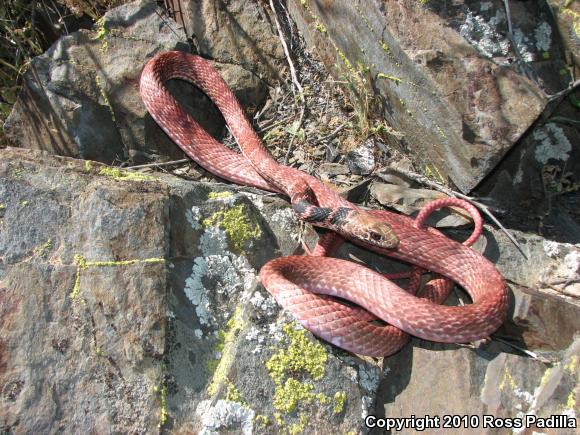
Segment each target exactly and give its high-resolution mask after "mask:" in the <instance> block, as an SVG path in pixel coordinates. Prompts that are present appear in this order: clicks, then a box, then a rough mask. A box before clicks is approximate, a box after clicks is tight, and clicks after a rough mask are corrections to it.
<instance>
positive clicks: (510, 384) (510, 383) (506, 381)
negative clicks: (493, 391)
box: [499, 368, 517, 391]
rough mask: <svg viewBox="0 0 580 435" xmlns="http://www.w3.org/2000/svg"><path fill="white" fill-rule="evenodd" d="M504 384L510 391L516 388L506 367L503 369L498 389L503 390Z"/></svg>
mask: <svg viewBox="0 0 580 435" xmlns="http://www.w3.org/2000/svg"><path fill="white" fill-rule="evenodd" d="M506 386H508V387H509V388H510V389H511V390H512V391H514V390H515V389H516V388H517V385H516V381H515V380H514V378H513V376H512V374H511V373H510V371H509V369H508V368H506V369H505V372H504V374H503V378H502V380H501V382H500V384H499V389H500V391H503V390H504V389H505V387H506Z"/></svg>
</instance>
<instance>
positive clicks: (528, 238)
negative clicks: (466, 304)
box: [486, 228, 580, 297]
mask: <svg viewBox="0 0 580 435" xmlns="http://www.w3.org/2000/svg"><path fill="white" fill-rule="evenodd" d="M489 232H490V233H491V237H492V238H493V240H494V245H495V246H496V248H495V249H497V250H496V251H495V252H493V251H491V250H490V252H487V253H486V254H487V255H489V258H491V259H492V261H494V262H495V263H496V265H497V267H498V269H499V270H500V271H501V273H502V274H503V275H504V277H506V278H507V279H509V280H510V281H512V282H514V283H516V284H518V285H521V286H524V287H528V288H533V289H551V290H554V291H556V292H559V293H561V294H564V295H569V296H576V297H577V295H578V281H579V280H580V247H579V246H578V245H571V244H569V243H558V242H555V241H552V240H546V239H544V238H542V237H540V236H535V235H532V234H526V233H522V232H519V231H514V230H510V233H511V234H512V236H514V238H515V239H516V240H517V241H518V243H519V244H520V246H521V247H522V251H523V252H520V250H519V249H518V248H517V247H516V246H515V245H514V244H513V243H511V242H509V240H508V238H507V236H506V235H505V233H503V232H501V231H499V230H495V229H491V228H490V229H489ZM490 249H491V248H490Z"/></svg>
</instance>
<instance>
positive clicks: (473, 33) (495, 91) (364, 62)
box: [289, 0, 570, 192]
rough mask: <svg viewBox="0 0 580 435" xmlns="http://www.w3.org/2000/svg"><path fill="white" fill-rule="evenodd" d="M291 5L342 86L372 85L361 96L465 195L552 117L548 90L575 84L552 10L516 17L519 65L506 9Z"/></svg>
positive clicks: (535, 9)
mask: <svg viewBox="0 0 580 435" xmlns="http://www.w3.org/2000/svg"><path fill="white" fill-rule="evenodd" d="M289 7H290V9H289V10H290V12H291V14H292V16H293V17H294V19H295V21H296V22H297V24H298V27H299V28H300V30H301V32H302V33H303V35H304V36H305V39H306V40H307V42H308V45H309V46H316V48H317V49H318V52H319V53H320V55H321V58H322V59H323V61H324V62H325V63H326V65H327V66H328V67H331V68H333V70H334V71H335V74H336V75H337V76H339V77H340V79H341V80H343V81H346V82H348V83H351V86H358V85H357V83H359V85H360V83H362V82H361V79H365V80H367V82H370V84H372V86H371V87H370V88H369V89H368V90H366V91H365V90H364V89H363V88H364V87H363V86H362V85H361V86H358V87H359V89H358V90H357V92H358V94H359V95H365V94H366V95H372V94H374V95H375V96H376V97H377V98H379V99H380V101H381V102H382V106H383V115H384V117H385V118H386V119H387V121H388V122H389V124H390V125H391V126H393V127H394V128H395V129H396V130H398V131H400V132H402V133H404V135H405V137H404V138H403V139H402V144H403V147H404V148H405V149H408V150H409V151H411V152H413V153H414V154H415V156H417V157H418V159H419V162H420V164H421V165H423V169H424V171H425V172H426V173H429V174H431V175H432V176H433V177H435V178H438V179H439V180H440V181H445V180H447V178H450V179H451V180H452V181H453V183H454V184H455V185H456V186H457V187H458V188H459V189H460V190H462V191H463V192H467V191H469V190H471V189H473V188H474V187H475V186H476V185H477V184H478V183H479V182H480V181H481V180H482V179H483V178H485V176H486V175H487V174H488V173H489V172H490V171H491V170H492V169H493V168H494V166H495V165H496V164H497V163H498V162H499V161H500V160H501V158H502V157H503V156H504V155H505V154H506V152H507V151H508V150H509V149H510V147H511V146H512V145H513V144H514V143H515V142H516V141H517V140H518V139H519V138H520V137H521V135H522V134H523V133H524V132H525V131H526V130H527V129H528V127H529V126H530V125H531V124H532V123H533V122H534V121H535V120H536V118H537V117H538V115H539V114H540V113H542V111H543V110H544V107H545V105H546V103H547V99H546V97H545V94H544V93H543V90H542V88H544V89H545V90H546V92H547V93H549V94H551V93H554V92H557V91H559V90H561V89H564V88H565V87H566V86H567V83H568V82H569V79H570V77H569V75H567V73H565V71H566V70H564V75H561V73H560V71H561V68H563V67H565V62H564V60H563V56H562V55H561V50H560V48H559V47H558V45H557V43H556V42H555V40H554V38H553V37H552V35H553V33H554V32H553V30H552V27H551V24H550V23H551V21H550V13H549V9H546V8H541V7H539V6H536V5H532V6H530V5H528V3H525V2H522V3H516V4H515V5H514V6H513V11H512V15H511V19H512V22H513V26H514V30H513V32H514V33H515V34H516V35H519V36H518V38H519V39H517V41H516V44H517V47H518V53H520V54H519V57H518V55H516V53H515V52H514V51H513V44H512V43H511V42H510V39H509V36H508V34H507V28H508V27H507V17H506V15H505V13H504V12H503V10H504V9H503V8H504V6H503V3H502V2H484V3H481V5H480V4H479V3H475V4H471V3H470V2H463V1H460V2H452V3H441V2H418V1H404V2H400V1H383V2H379V1H369V2H352V1H348V0H336V1H331V2H317V1H309V0H307V1H294V2H290V4H289ZM522 53H523V54H522ZM520 58H521V59H520ZM546 59H549V60H550V62H547V61H546ZM516 60H517V61H516ZM518 62H519V63H518ZM517 65H521V69H518V66H517ZM522 71H523V72H522ZM357 77H358V78H359V79H358V81H357ZM371 88H372V89H371Z"/></svg>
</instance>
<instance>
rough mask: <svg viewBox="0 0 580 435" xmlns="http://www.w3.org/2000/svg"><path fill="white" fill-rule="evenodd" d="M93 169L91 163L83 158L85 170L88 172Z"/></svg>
mask: <svg viewBox="0 0 580 435" xmlns="http://www.w3.org/2000/svg"><path fill="white" fill-rule="evenodd" d="M92 169H93V164H92V163H91V161H90V160H85V171H87V172H90V171H91V170H92Z"/></svg>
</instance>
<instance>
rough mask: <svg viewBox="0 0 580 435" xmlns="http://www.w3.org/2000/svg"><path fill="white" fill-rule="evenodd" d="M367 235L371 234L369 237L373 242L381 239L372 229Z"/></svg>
mask: <svg viewBox="0 0 580 435" xmlns="http://www.w3.org/2000/svg"><path fill="white" fill-rule="evenodd" d="M369 235H370V236H371V239H373V240H374V241H375V242H380V241H381V239H382V238H383V237H382V236H381V235H380V234H379V233H376V232H374V231H370V232H369Z"/></svg>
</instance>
